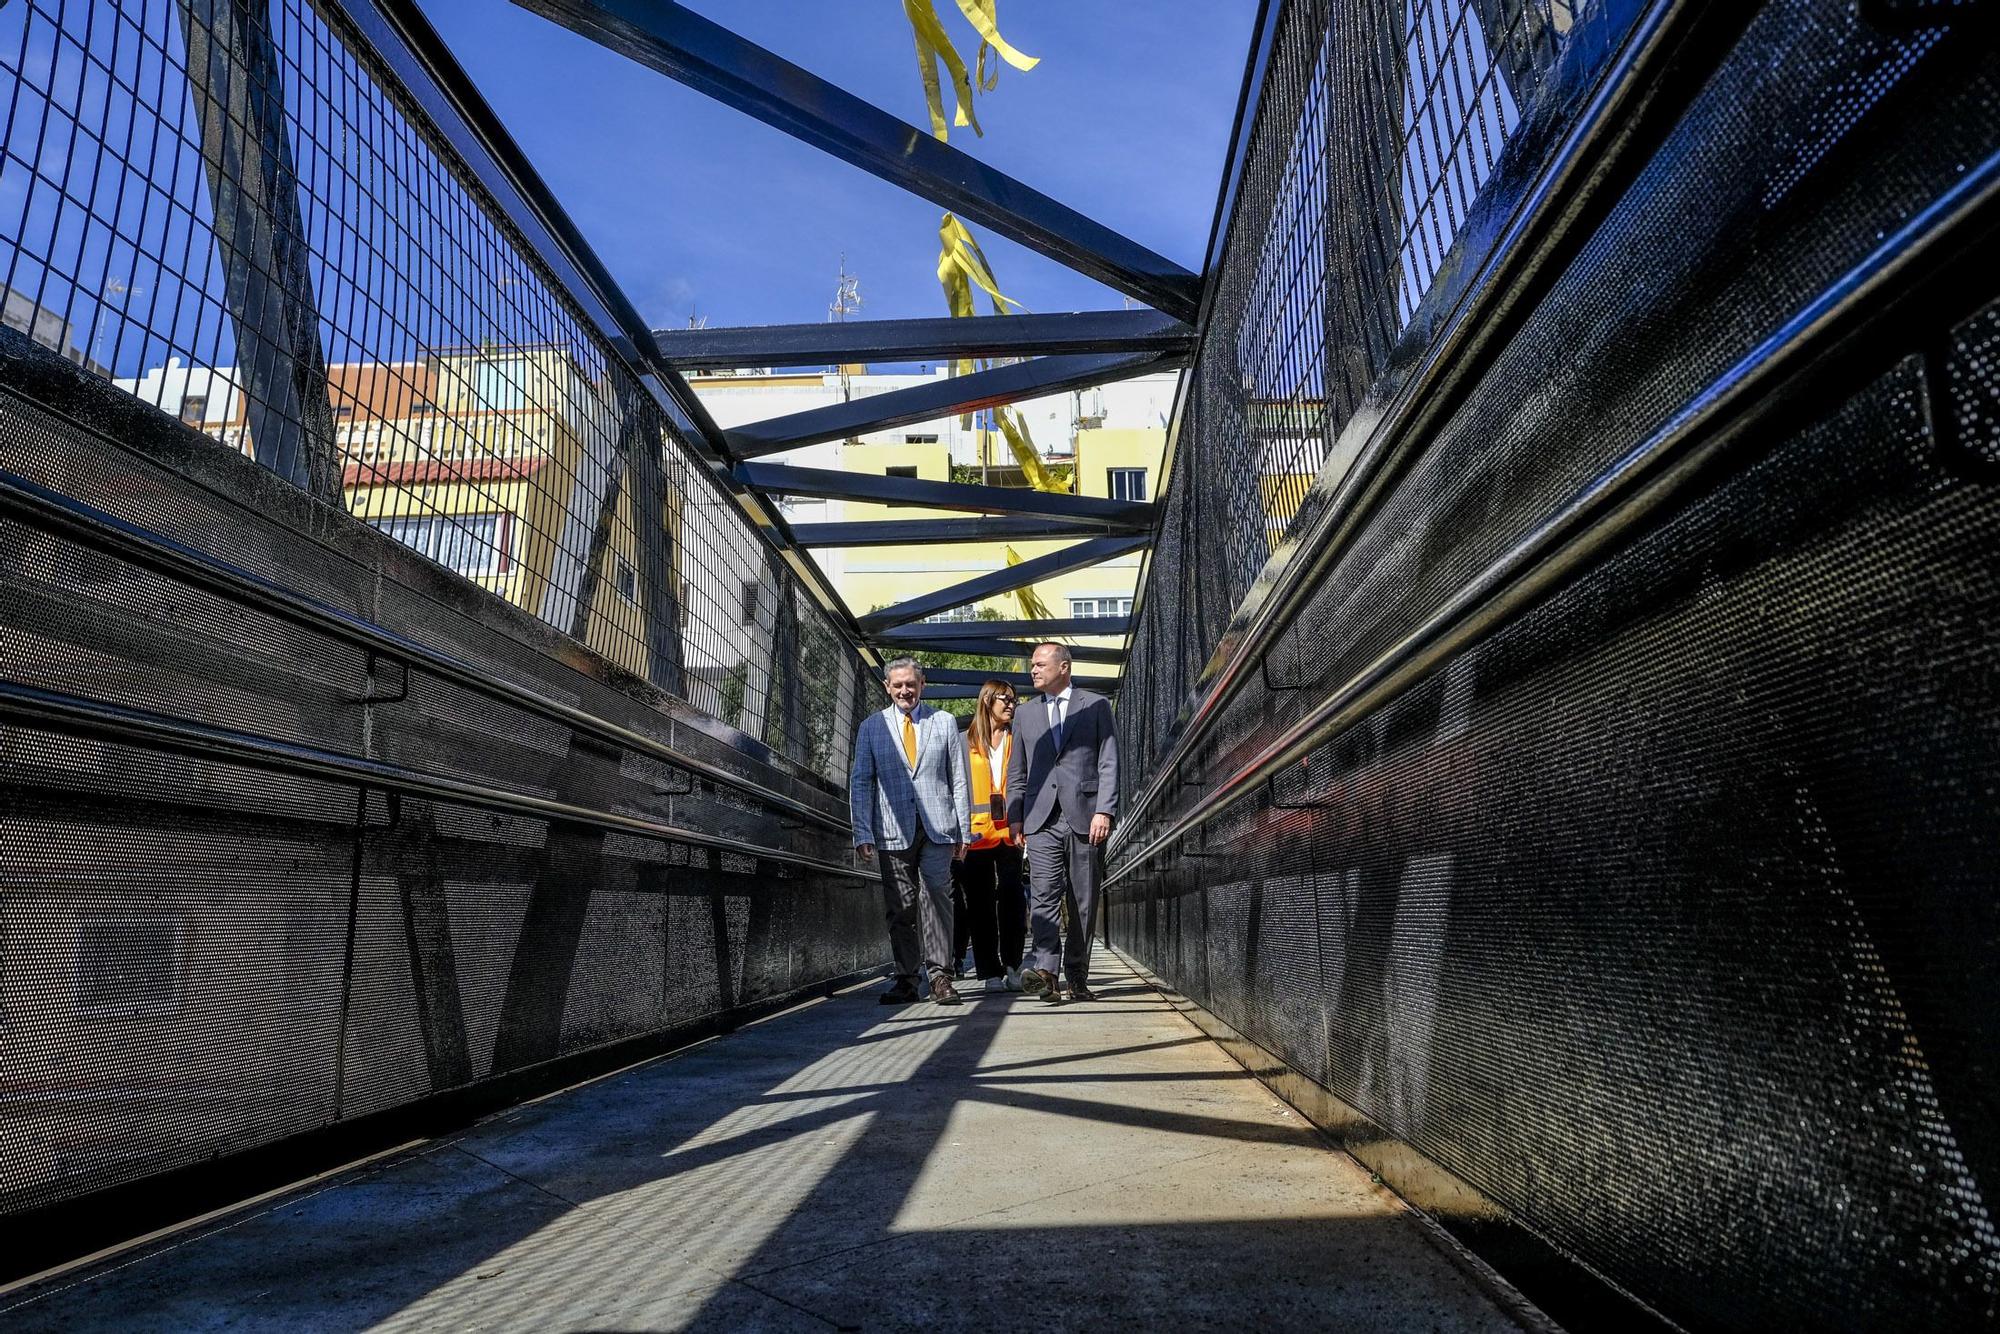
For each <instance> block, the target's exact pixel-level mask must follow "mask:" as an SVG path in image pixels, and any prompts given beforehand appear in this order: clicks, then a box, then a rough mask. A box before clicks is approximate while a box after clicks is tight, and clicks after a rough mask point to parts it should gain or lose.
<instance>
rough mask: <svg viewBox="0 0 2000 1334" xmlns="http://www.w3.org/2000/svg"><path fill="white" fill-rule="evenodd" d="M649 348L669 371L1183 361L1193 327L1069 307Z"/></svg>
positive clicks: (691, 333)
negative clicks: (1155, 357)
mask: <svg viewBox="0 0 2000 1334" xmlns="http://www.w3.org/2000/svg"><path fill="white" fill-rule="evenodd" d="M653 346H654V347H655V348H656V349H657V350H658V352H659V355H660V359H661V360H662V361H664V362H665V363H666V364H668V365H669V366H672V367H674V368H675V369H676V370H681V371H702V370H734V369H736V368H738V367H745V366H828V365H838V364H840V363H843V362H868V361H924V360H946V359H949V358H954V357H1040V356H1048V355H1051V354H1058V353H1067V354H1076V353H1082V352H1152V353H1155V354H1162V355H1177V356H1187V355H1188V354H1190V353H1191V352H1192V351H1193V349H1194V330H1193V329H1191V328H1189V327H1188V326H1187V325H1185V324H1183V323H1181V322H1180V321H1179V320H1177V319H1175V318H1173V317H1172V316H1171V315H1162V314H1161V313H1160V312H1159V311H1157V310H1076V311H1069V312H1066V313H1058V314H1043V315H1033V314H1024V315H1009V316H1008V317H1007V318H1006V319H1004V320H996V319H976V320H968V319H956V318H950V317H947V318H944V319H935V320H856V321H853V322H852V323H847V322H835V321H832V320H822V321H821V322H820V323H818V324H763V325H746V326H742V327H738V328H731V329H658V330H655V331H654V333H653Z"/></svg>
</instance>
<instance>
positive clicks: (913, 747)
mask: <svg viewBox="0 0 2000 1334" xmlns="http://www.w3.org/2000/svg"><path fill="white" fill-rule="evenodd" d="M903 753H904V754H905V755H908V756H909V757H910V767H911V768H912V769H914V768H916V767H917V725H916V724H915V723H913V722H911V721H910V715H909V714H907V713H906V714H904V715H903Z"/></svg>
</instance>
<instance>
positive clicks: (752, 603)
mask: <svg viewBox="0 0 2000 1334" xmlns="http://www.w3.org/2000/svg"><path fill="white" fill-rule="evenodd" d="M763 592H764V589H763V585H762V584H760V583H758V581H757V580H755V579H745V580H744V581H743V608H742V610H741V611H740V612H739V613H738V614H737V619H738V620H739V621H741V622H742V623H743V624H744V625H755V624H757V603H758V600H759V599H760V598H761V597H762V596H763Z"/></svg>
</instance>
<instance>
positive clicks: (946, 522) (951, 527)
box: [792, 515, 1104, 547]
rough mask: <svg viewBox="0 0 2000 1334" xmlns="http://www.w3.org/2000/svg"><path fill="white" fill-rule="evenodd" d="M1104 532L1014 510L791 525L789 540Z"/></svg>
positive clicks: (885, 542)
mask: <svg viewBox="0 0 2000 1334" xmlns="http://www.w3.org/2000/svg"><path fill="white" fill-rule="evenodd" d="M1102 536H1104V525H1103V524H1101V523H1091V522H1090V521H1089V520H1086V519H1041V518H1028V517H1021V516H1015V515H1009V516H1004V517H1001V518H994V519H968V518H949V519H884V520H882V521H880V522H877V523H867V522H862V523H795V524H793V525H792V541H793V542H795V543H797V544H798V545H799V546H802V547H900V546H912V547H914V546H942V545H946V544H950V543H957V542H1010V541H1028V542H1037V541H1049V540H1060V539H1063V538H1070V537H1102Z"/></svg>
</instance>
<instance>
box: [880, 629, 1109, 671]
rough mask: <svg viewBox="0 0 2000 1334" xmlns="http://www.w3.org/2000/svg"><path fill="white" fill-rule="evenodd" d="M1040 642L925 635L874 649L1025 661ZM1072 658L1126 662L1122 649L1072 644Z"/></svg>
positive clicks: (886, 642)
mask: <svg viewBox="0 0 2000 1334" xmlns="http://www.w3.org/2000/svg"><path fill="white" fill-rule="evenodd" d="M905 628H907V629H920V630H927V629H929V628H930V627H929V626H911V627H905ZM1041 642H1042V641H1040V640H1039V639H1037V640H1027V639H952V638H949V637H945V636H939V637H936V638H932V637H929V636H924V635H917V636H913V637H911V638H908V639H903V638H897V639H878V640H876V641H875V646H876V647H877V648H879V649H881V650H882V653H883V656H884V657H891V658H893V657H895V656H896V655H897V654H899V653H982V654H985V655H986V656H988V657H993V658H1019V659H1021V660H1022V661H1024V662H1025V661H1026V660H1027V659H1028V658H1030V657H1032V656H1034V652H1035V650H1036V649H1037V648H1038V647H1040V645H1041ZM1069 655H1070V657H1072V658H1074V659H1075V660H1076V661H1078V662H1108V663H1112V664H1114V665H1115V664H1117V663H1121V662H1123V661H1125V650H1124V649H1122V648H1090V647H1086V646H1083V645H1072V646H1071V647H1070V651H1069Z"/></svg>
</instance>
